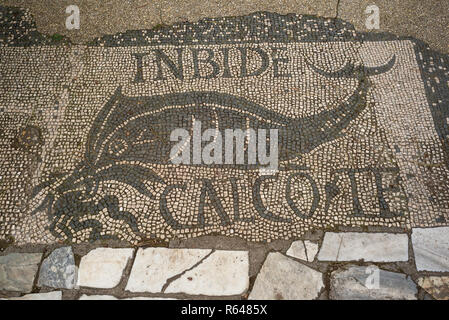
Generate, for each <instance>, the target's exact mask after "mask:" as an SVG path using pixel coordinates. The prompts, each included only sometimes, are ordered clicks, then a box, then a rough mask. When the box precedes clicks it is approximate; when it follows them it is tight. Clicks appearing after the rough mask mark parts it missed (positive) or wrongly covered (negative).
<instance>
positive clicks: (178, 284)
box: [165, 250, 249, 296]
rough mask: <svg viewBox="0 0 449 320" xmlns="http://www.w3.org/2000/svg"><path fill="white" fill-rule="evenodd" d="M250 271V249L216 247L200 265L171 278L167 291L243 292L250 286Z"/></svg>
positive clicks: (205, 293) (218, 294)
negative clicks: (248, 250) (237, 249)
mask: <svg viewBox="0 0 449 320" xmlns="http://www.w3.org/2000/svg"><path fill="white" fill-rule="evenodd" d="M248 272H249V263H248V252H246V251H225V250H220V251H215V252H213V253H212V254H211V255H210V256H208V257H207V258H205V259H204V260H203V261H202V262H201V263H200V264H199V265H198V266H197V267H195V268H192V269H190V270H188V271H187V272H185V273H184V274H182V275H181V277H180V278H178V279H176V280H174V281H173V282H171V283H170V284H169V285H168V287H167V289H166V290H165V292H166V293H179V292H182V293H186V294H202V295H207V296H227V295H229V296H230V295H242V294H243V293H245V292H246V290H247V289H248V286H249V275H248Z"/></svg>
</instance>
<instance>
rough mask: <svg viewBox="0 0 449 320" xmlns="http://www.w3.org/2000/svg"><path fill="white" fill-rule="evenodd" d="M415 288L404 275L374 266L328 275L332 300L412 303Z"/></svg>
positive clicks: (343, 270) (353, 268) (414, 298)
mask: <svg viewBox="0 0 449 320" xmlns="http://www.w3.org/2000/svg"><path fill="white" fill-rule="evenodd" d="M417 293H418V290H417V288H416V284H414V283H413V281H412V280H411V279H410V278H407V277H406V276H405V275H403V274H400V273H395V272H389V271H385V270H381V269H379V268H378V267H377V266H374V265H370V266H363V267H362V266H351V265H350V266H346V267H345V268H344V269H342V270H337V271H334V272H333V273H332V275H331V284H330V293H329V298H330V299H333V300H416V299H417Z"/></svg>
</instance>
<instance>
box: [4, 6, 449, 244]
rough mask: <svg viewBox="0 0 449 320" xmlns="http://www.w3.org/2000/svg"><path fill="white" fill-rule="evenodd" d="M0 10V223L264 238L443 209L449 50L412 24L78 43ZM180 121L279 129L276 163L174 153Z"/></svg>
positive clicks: (51, 235)
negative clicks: (431, 43) (405, 30)
mask: <svg viewBox="0 0 449 320" xmlns="http://www.w3.org/2000/svg"><path fill="white" fill-rule="evenodd" d="M0 25H1V29H2V30H3V31H2V32H3V33H2V34H1V35H0V45H1V46H0V57H1V60H2V64H1V66H0V68H1V72H2V75H4V76H2V78H1V79H0V90H1V95H0V148H1V150H2V152H1V153H0V162H1V163H2V168H4V169H3V170H2V173H1V178H0V188H1V193H0V208H1V212H2V214H1V215H0V238H6V237H13V238H14V239H15V240H16V242H18V243H52V242H56V241H64V240H67V241H72V242H78V243H80V242H86V241H94V240H103V239H106V240H107V239H118V240H123V241H129V242H131V243H139V242H141V241H142V240H144V239H173V238H189V237H196V236H200V235H206V234H221V235H229V236H230V235H232V236H240V237H242V238H245V239H247V240H251V241H264V240H272V239H290V238H295V237H299V236H301V235H302V234H304V233H305V232H307V231H309V230H312V229H329V228H336V227H341V226H345V227H368V226H375V227H385V228H391V227H396V228H403V229H409V228H411V227H416V226H438V225H447V223H448V221H449V209H448V208H449V189H448V183H447V181H448V170H449V144H448V136H449V122H448V121H449V120H448V119H449V107H448V104H449V71H448V67H449V57H448V55H443V54H439V53H437V52H434V51H432V50H430V49H429V48H428V47H427V46H426V45H425V44H424V43H422V42H420V41H419V40H415V39H409V38H399V37H395V36H392V35H388V34H370V33H368V34H366V33H360V32H356V31H355V29H354V28H353V26H352V25H350V24H348V23H345V22H343V21H341V20H334V19H324V18H318V17H311V16H298V15H293V14H292V15H285V16H282V15H278V14H274V13H256V14H253V15H249V16H244V17H232V18H216V19H204V20H201V21H199V22H196V23H181V24H177V25H174V26H172V27H166V28H162V29H159V30H140V31H128V32H126V33H123V34H117V35H110V36H104V37H102V38H100V39H97V40H95V41H93V42H92V43H90V44H89V45H85V46H83V45H70V44H66V43H59V44H58V43H56V42H55V41H52V40H51V39H48V37H45V36H43V35H40V34H38V33H37V32H36V30H35V26H34V23H33V22H32V21H31V18H30V16H29V14H28V13H27V12H26V11H22V10H19V9H11V8H4V7H2V8H1V10H0ZM195 121H201V123H202V125H203V127H204V128H215V129H218V130H219V131H222V130H225V129H228V128H231V129H242V130H245V129H247V128H254V129H272V128H276V129H278V130H279V170H278V171H277V172H273V173H270V174H262V173H261V171H260V170H259V169H260V166H259V165H257V164H256V165H250V164H223V165H206V164H179V165H175V164H173V163H172V162H171V161H170V150H171V148H172V146H173V142H171V141H170V133H171V132H172V131H173V130H174V129H176V128H186V129H188V130H192V127H193V125H194V123H195ZM205 143H206V142H203V145H204V144H205ZM192 156H193V155H192Z"/></svg>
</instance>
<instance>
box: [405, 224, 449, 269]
mask: <svg viewBox="0 0 449 320" xmlns="http://www.w3.org/2000/svg"><path fill="white" fill-rule="evenodd" d="M412 244H413V251H414V253H415V262H416V268H417V269H418V270H420V271H421V270H426V271H437V272H449V227H440V228H416V229H413V232H412Z"/></svg>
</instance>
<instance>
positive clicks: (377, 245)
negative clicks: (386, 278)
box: [318, 232, 409, 262]
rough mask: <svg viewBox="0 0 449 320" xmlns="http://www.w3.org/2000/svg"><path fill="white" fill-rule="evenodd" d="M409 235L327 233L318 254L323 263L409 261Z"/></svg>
mask: <svg viewBox="0 0 449 320" xmlns="http://www.w3.org/2000/svg"><path fill="white" fill-rule="evenodd" d="M408 259H409V256H408V235H407V234H393V233H358V232H345V233H334V232H327V233H326V234H325V235H324V240H323V244H322V246H321V249H320V252H319V253H318V260H321V261H357V260H364V261H376V262H395V261H407V260H408Z"/></svg>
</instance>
